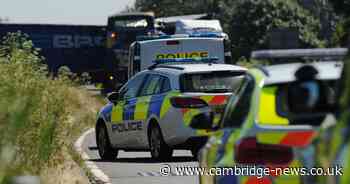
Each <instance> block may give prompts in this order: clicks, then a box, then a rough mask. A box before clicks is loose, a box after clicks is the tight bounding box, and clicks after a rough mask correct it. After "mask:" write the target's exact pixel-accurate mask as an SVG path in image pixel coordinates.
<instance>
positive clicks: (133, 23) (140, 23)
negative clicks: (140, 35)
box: [114, 18, 148, 28]
mask: <svg viewBox="0 0 350 184" xmlns="http://www.w3.org/2000/svg"><path fill="white" fill-rule="evenodd" d="M114 27H131V28H142V27H148V22H147V19H145V18H138V19H129V20H115V21H114Z"/></svg>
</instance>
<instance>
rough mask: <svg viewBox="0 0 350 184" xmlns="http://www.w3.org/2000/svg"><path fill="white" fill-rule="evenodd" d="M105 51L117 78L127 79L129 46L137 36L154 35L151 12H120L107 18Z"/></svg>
mask: <svg viewBox="0 0 350 184" xmlns="http://www.w3.org/2000/svg"><path fill="white" fill-rule="evenodd" d="M106 31H107V32H106V33H107V43H106V44H107V45H106V47H107V52H108V57H109V60H110V61H112V62H113V63H115V66H114V67H113V69H114V70H115V71H114V73H116V74H117V76H116V77H117V78H118V80H120V81H121V82H125V81H126V80H127V71H128V70H127V67H128V55H129V47H130V45H131V43H133V42H135V41H136V38H137V37H138V36H145V35H154V34H156V29H155V18H154V14H153V13H151V12H150V13H120V14H116V15H112V16H110V17H109V18H108V23H107V27H106Z"/></svg>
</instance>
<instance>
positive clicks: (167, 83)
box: [160, 77, 171, 93]
mask: <svg viewBox="0 0 350 184" xmlns="http://www.w3.org/2000/svg"><path fill="white" fill-rule="evenodd" d="M170 90H171V86H170V80H169V78H167V77H162V88H161V90H160V93H166V92H168V91H170Z"/></svg>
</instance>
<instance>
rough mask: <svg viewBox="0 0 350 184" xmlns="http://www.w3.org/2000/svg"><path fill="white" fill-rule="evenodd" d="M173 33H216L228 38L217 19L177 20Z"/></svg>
mask: <svg viewBox="0 0 350 184" xmlns="http://www.w3.org/2000/svg"><path fill="white" fill-rule="evenodd" d="M175 27H176V31H175V34H189V35H196V34H205V33H207V34H208V33H216V34H217V35H221V36H222V37H225V38H227V39H228V35H227V34H226V33H224V31H223V29H222V26H221V24H220V21H219V20H178V21H176V23H175Z"/></svg>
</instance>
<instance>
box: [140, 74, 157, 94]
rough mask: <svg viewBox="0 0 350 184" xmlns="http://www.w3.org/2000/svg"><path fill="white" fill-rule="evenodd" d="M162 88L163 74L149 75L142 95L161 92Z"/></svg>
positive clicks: (141, 92)
mask: <svg viewBox="0 0 350 184" xmlns="http://www.w3.org/2000/svg"><path fill="white" fill-rule="evenodd" d="M160 89H161V76H160V75H150V76H149V77H147V79H146V81H145V83H144V85H143V87H142V89H141V91H140V96H148V95H153V94H159V93H160Z"/></svg>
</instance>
